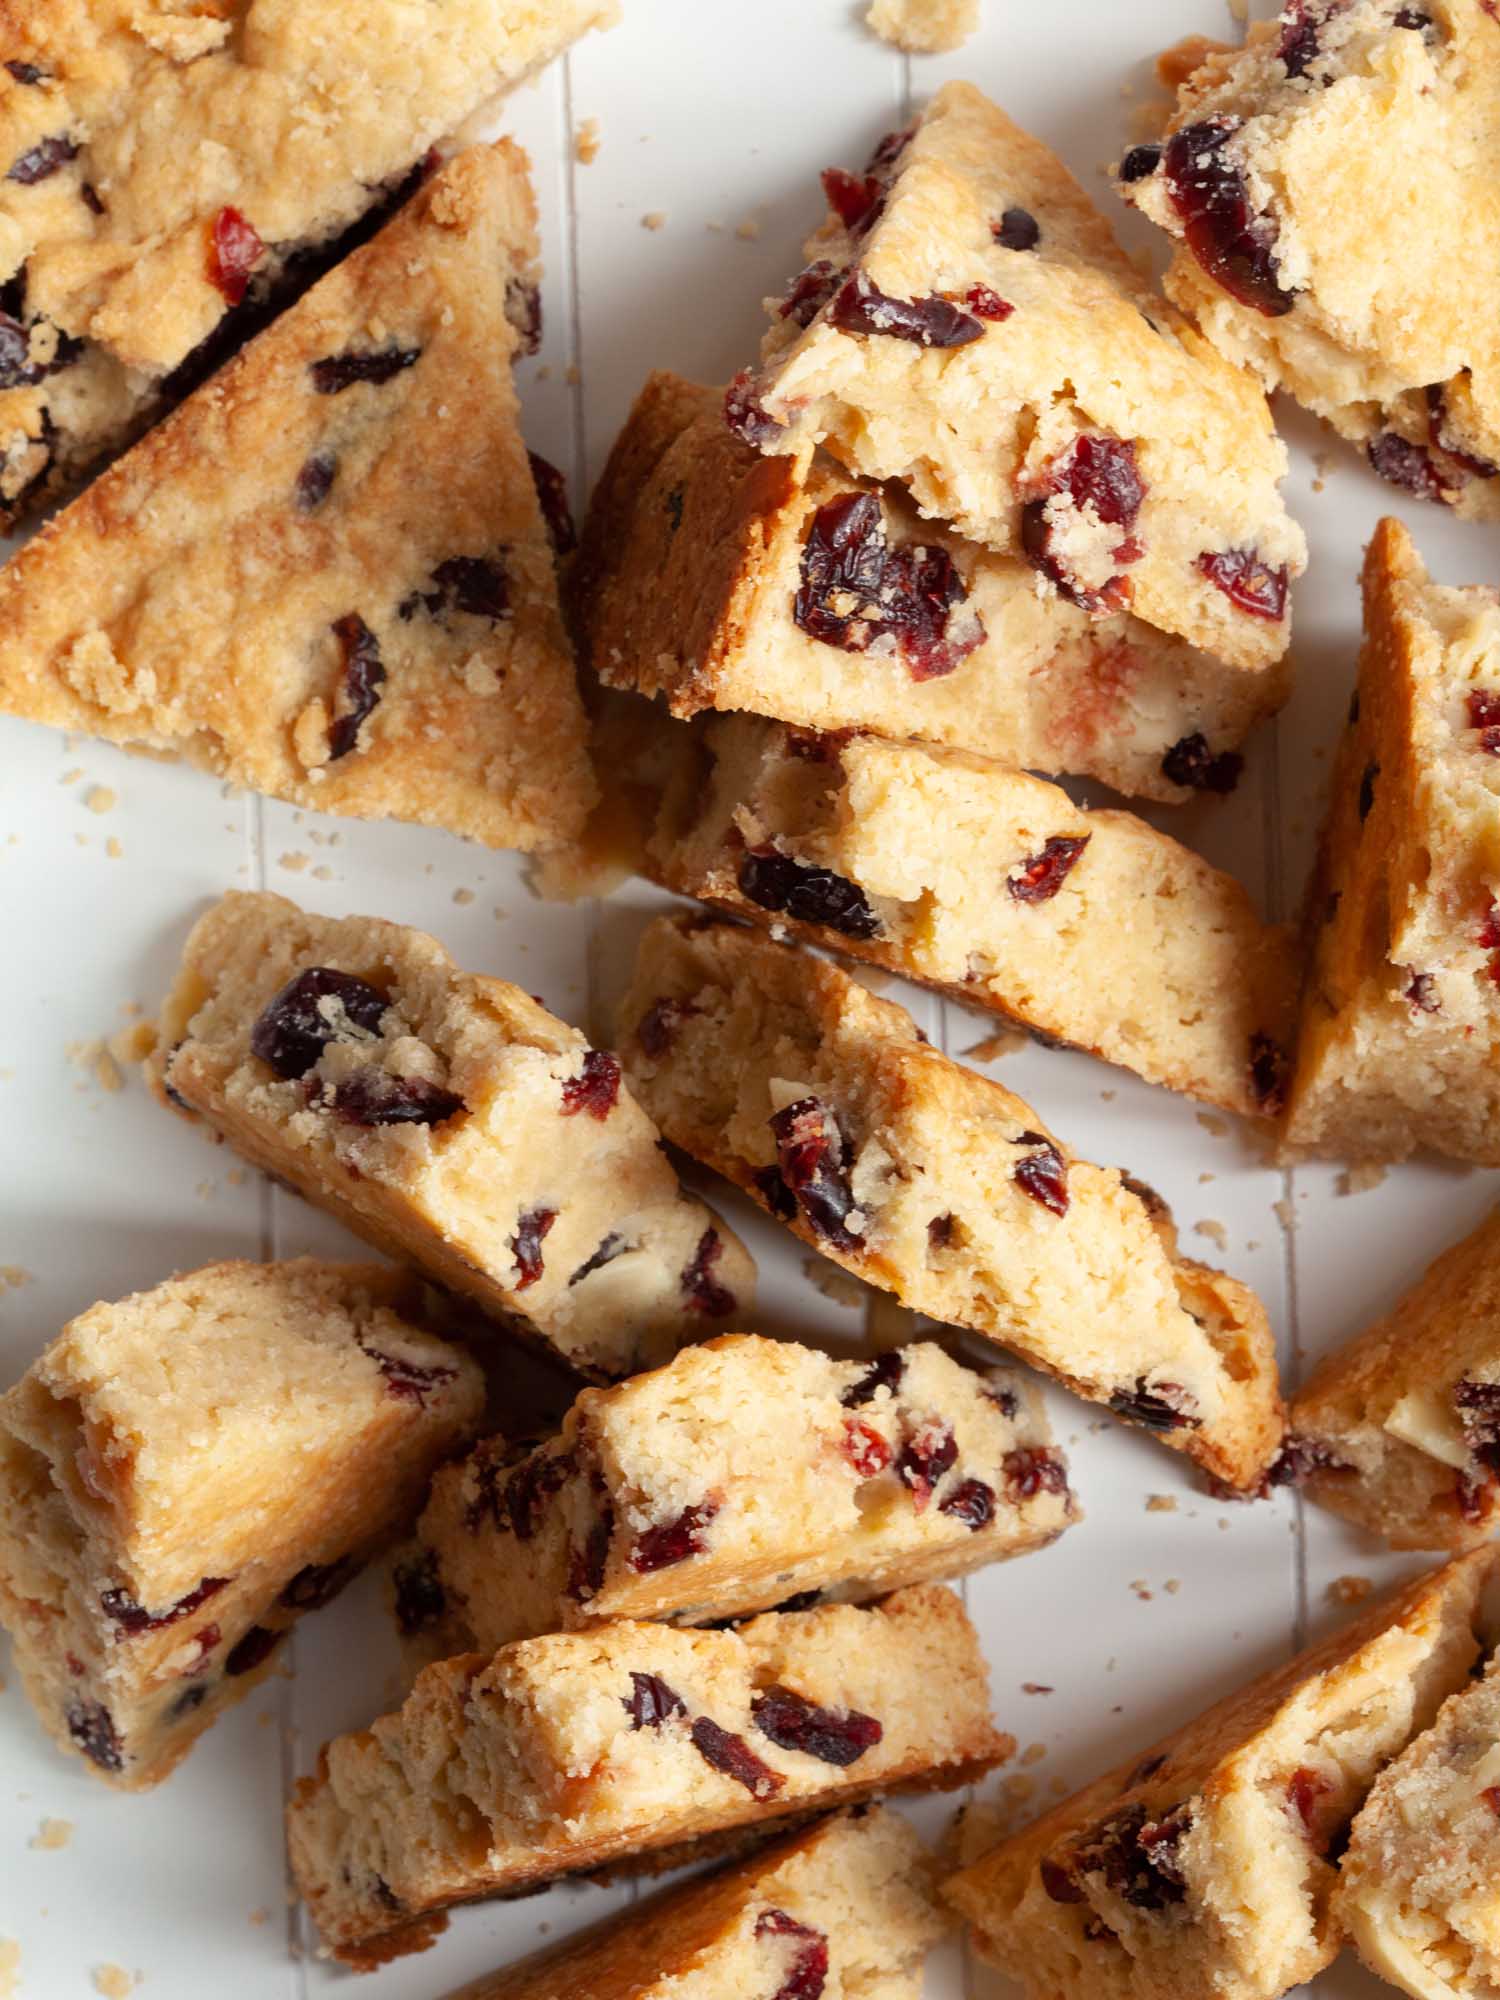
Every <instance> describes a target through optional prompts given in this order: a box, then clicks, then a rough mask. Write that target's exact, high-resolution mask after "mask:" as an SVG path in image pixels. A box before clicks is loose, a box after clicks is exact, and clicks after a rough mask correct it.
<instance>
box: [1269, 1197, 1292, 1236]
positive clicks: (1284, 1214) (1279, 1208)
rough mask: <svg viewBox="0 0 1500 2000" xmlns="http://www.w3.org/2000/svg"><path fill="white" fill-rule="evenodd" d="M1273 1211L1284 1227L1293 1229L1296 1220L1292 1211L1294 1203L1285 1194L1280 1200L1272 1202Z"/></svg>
mask: <svg viewBox="0 0 1500 2000" xmlns="http://www.w3.org/2000/svg"><path fill="white" fill-rule="evenodd" d="M1271 1213H1272V1215H1274V1216H1275V1218H1276V1220H1277V1221H1278V1222H1279V1223H1280V1224H1281V1226H1282V1228H1283V1229H1287V1230H1289V1229H1291V1227H1292V1225H1293V1223H1294V1221H1295V1220H1296V1218H1295V1216H1294V1215H1293V1213H1292V1204H1291V1203H1290V1202H1289V1201H1288V1200H1287V1198H1286V1196H1285V1195H1282V1196H1281V1198H1280V1200H1278V1201H1273V1202H1272V1203H1271Z"/></svg>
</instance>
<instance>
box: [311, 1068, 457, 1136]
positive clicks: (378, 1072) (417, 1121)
mask: <svg viewBox="0 0 1500 2000" xmlns="http://www.w3.org/2000/svg"><path fill="white" fill-rule="evenodd" d="M333 1108H334V1111H335V1112H336V1113H337V1115H338V1116H339V1117H340V1118H343V1119H345V1120H346V1121H347V1122H348V1123H349V1124H351V1125H369V1126H376V1125H441V1124H442V1123H443V1122H444V1121H445V1120H446V1119H449V1118H456V1117H457V1116H458V1114H459V1112H460V1111H465V1110H467V1109H468V1107H467V1105H466V1104H465V1103H464V1101H463V1099H462V1098H461V1097H460V1096H459V1095H458V1093H457V1091H454V1090H445V1089H444V1088H443V1086H442V1085H441V1084H440V1083H431V1082H429V1081H428V1079H427V1078H426V1077H425V1076H392V1075H391V1073H390V1071H389V1070H385V1069H380V1068H378V1067H377V1066H376V1065H375V1064H374V1063H366V1064H365V1066H364V1068H363V1069H357V1070H355V1071H354V1073H353V1075H352V1076H346V1077H344V1078H343V1079H342V1080H341V1081H340V1082H339V1083H338V1084H337V1085H336V1086H335V1088H334V1093H333Z"/></svg>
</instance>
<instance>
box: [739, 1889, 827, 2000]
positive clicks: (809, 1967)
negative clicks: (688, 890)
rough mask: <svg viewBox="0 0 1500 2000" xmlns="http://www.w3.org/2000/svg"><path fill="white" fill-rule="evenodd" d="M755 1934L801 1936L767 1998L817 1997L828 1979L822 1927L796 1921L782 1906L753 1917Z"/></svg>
mask: <svg viewBox="0 0 1500 2000" xmlns="http://www.w3.org/2000/svg"><path fill="white" fill-rule="evenodd" d="M755 1935H756V1936H757V1937H768V1936H770V1937H794V1938H798V1939H800V1940H801V1942H800V1943H799V1944H798V1946H797V1950H796V1954H795V1956H794V1957H793V1959H792V1964H791V1969H790V1970H789V1971H788V1973H787V1975H786V1977H785V1979H783V1980H782V1982H781V1984H780V1985H779V1986H778V1987H777V1989H776V1991H775V1992H774V1993H773V1994H772V1995H771V1996H770V2000H820V1995H821V1994H822V1991H823V1988H824V1986H825V1985H826V1984H827V1981H828V1940H827V1938H826V1937H825V1936H824V1935H823V1933H822V1931H818V1930H814V1929H813V1927H812V1925H811V1924H800V1923H798V1921H797V1919H796V1918H795V1917H790V1916H788V1915H787V1913H786V1911H785V1910H762V1912H761V1914H760V1915H759V1916H758V1917H757V1918H756V1920H755Z"/></svg>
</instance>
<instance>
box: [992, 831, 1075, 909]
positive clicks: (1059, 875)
mask: <svg viewBox="0 0 1500 2000" xmlns="http://www.w3.org/2000/svg"><path fill="white" fill-rule="evenodd" d="M1089 839H1090V836H1089V835H1088V834H1086V833H1084V834H1054V835H1053V836H1052V838H1051V839H1050V840H1049V841H1047V843H1046V844H1045V845H1044V847H1043V848H1042V850H1041V852H1040V853H1039V854H1032V855H1028V856H1027V858H1026V859H1025V860H1024V861H1023V862H1022V863H1021V872H1020V874H1019V875H1007V876H1006V878H1005V886H1006V888H1007V889H1009V891H1010V893H1011V895H1012V896H1013V897H1014V898H1015V900H1016V901H1017V902H1018V903H1050V902H1051V900H1052V898H1053V897H1054V896H1055V895H1056V894H1057V892H1058V890H1059V889H1060V888H1061V887H1062V885H1063V883H1064V882H1065V881H1066V880H1067V879H1068V876H1069V874H1070V873H1071V872H1072V869H1073V865H1074V863H1075V862H1076V861H1077V859H1078V857H1079V855H1080V854H1082V852H1083V850H1084V849H1085V848H1086V847H1087V846H1088V844H1089Z"/></svg>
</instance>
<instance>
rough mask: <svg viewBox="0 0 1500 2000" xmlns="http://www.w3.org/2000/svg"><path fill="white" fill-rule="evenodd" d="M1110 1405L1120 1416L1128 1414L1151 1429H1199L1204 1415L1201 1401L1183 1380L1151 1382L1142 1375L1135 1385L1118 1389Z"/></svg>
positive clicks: (1110, 1400)
mask: <svg viewBox="0 0 1500 2000" xmlns="http://www.w3.org/2000/svg"><path fill="white" fill-rule="evenodd" d="M1109 1407H1110V1408H1111V1409H1112V1410H1113V1411H1114V1413H1115V1415H1116V1416H1117V1417H1128V1418H1129V1419H1130V1421H1131V1422H1132V1423H1137V1424H1141V1425H1144V1427H1145V1428H1146V1429H1147V1430H1148V1431H1176V1430H1182V1429H1183V1428H1185V1427H1187V1428H1191V1429H1194V1430H1196V1429H1197V1427H1198V1426H1199V1424H1201V1423H1202V1421H1203V1419H1202V1418H1201V1417H1200V1416H1199V1415H1198V1414H1197V1409H1198V1405H1197V1403H1196V1402H1195V1401H1194V1399H1193V1397H1192V1396H1191V1395H1190V1394H1189V1393H1188V1391H1187V1390H1186V1389H1184V1388H1183V1387H1182V1385H1181V1383H1180V1382H1152V1383H1149V1384H1148V1382H1147V1380H1146V1377H1145V1376H1144V1375H1138V1376H1137V1377H1136V1379H1135V1387H1134V1388H1133V1389H1116V1391H1115V1393H1114V1394H1113V1395H1112V1396H1111V1397H1110V1399H1109Z"/></svg>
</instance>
